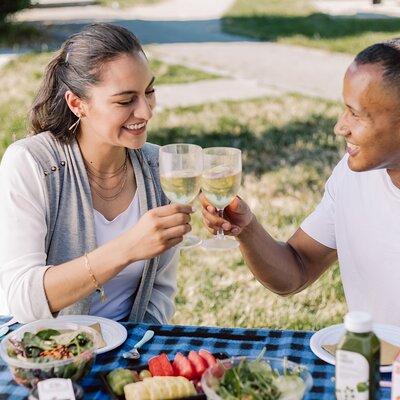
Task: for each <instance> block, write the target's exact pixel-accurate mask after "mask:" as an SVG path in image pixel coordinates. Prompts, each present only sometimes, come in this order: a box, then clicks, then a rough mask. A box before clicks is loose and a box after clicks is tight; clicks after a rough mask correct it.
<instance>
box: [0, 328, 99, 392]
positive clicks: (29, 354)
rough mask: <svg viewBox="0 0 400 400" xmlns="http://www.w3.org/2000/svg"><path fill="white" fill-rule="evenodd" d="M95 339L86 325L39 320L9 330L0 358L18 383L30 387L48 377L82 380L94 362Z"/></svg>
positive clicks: (2, 345)
mask: <svg viewBox="0 0 400 400" xmlns="http://www.w3.org/2000/svg"><path fill="white" fill-rule="evenodd" d="M99 340H100V339H99V334H98V333H97V332H96V331H95V330H94V329H92V328H90V327H87V326H80V325H77V324H73V323H65V322H61V321H57V320H40V321H35V322H34V323H31V324H27V325H24V326H22V327H21V328H19V329H17V330H16V331H14V332H11V333H9V334H8V335H7V336H6V337H5V338H4V339H3V340H2V342H1V344H0V357H1V358H2V359H3V360H4V361H5V362H6V363H7V364H8V366H9V368H10V371H11V374H12V376H13V378H14V380H15V381H16V382H17V383H18V384H20V385H22V386H25V387H27V388H29V389H33V388H35V387H36V386H37V383H38V382H39V381H41V380H45V379H49V378H69V379H71V380H72V381H77V380H79V379H82V378H83V377H84V376H85V375H86V374H87V373H88V372H89V371H90V370H91V368H92V366H93V364H94V361H95V356H96V354H95V350H96V348H97V346H98V343H99Z"/></svg>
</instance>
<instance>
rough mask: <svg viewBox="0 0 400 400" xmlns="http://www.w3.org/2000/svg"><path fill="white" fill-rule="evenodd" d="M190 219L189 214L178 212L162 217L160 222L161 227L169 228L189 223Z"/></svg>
mask: <svg viewBox="0 0 400 400" xmlns="http://www.w3.org/2000/svg"><path fill="white" fill-rule="evenodd" d="M190 220H191V217H190V215H189V214H184V213H178V214H173V215H168V216H166V217H162V218H160V220H159V224H160V227H161V228H164V229H168V228H172V227H174V226H178V225H185V224H188V223H189V222H190Z"/></svg>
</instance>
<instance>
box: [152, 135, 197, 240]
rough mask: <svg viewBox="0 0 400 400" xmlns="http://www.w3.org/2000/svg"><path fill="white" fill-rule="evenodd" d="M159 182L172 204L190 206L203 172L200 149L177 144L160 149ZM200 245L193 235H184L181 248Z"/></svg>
mask: <svg viewBox="0 0 400 400" xmlns="http://www.w3.org/2000/svg"><path fill="white" fill-rule="evenodd" d="M159 162H160V181H161V186H162V188H163V191H164V193H165V195H166V196H167V197H168V198H169V199H170V200H171V201H172V202H173V203H179V204H191V203H192V202H193V201H194V200H195V198H196V197H197V195H198V194H199V191H200V181H201V173H202V170H203V154H202V148H201V147H200V146H197V145H195V144H186V143H177V144H169V145H166V146H163V147H161V148H160V156H159ZM199 244H201V239H200V238H198V237H197V236H194V235H185V237H184V241H183V243H182V245H181V247H182V248H190V247H194V246H198V245H199Z"/></svg>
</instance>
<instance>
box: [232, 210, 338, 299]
mask: <svg viewBox="0 0 400 400" xmlns="http://www.w3.org/2000/svg"><path fill="white" fill-rule="evenodd" d="M237 238H238V240H239V243H240V250H241V252H242V254H243V257H244V259H245V262H246V264H247V266H248V267H249V269H250V270H251V272H252V273H253V274H254V276H255V277H256V278H257V279H258V280H259V281H260V282H261V283H262V284H263V285H264V286H265V287H267V288H268V289H270V290H272V291H273V292H275V293H278V294H280V295H289V294H293V293H297V292H299V291H301V290H302V289H304V288H306V287H307V286H309V285H310V284H311V283H313V282H314V281H315V280H317V279H318V278H319V277H320V276H321V275H322V274H323V273H324V272H325V271H326V269H327V268H328V267H329V266H330V265H332V264H333V263H334V262H335V261H336V260H337V253H336V250H335V249H331V248H329V247H326V246H324V245H323V244H321V243H319V242H317V241H316V240H314V239H313V238H311V237H310V236H308V235H307V234H306V233H305V232H304V231H303V230H301V229H300V228H299V229H298V230H297V231H296V232H295V233H294V235H293V236H292V237H291V238H290V239H289V240H288V241H287V242H286V243H284V242H278V241H276V240H274V239H273V238H272V237H271V236H270V235H269V234H268V233H267V232H266V231H265V229H264V228H263V227H262V226H261V225H260V224H259V223H258V221H257V220H256V218H255V217H253V219H252V221H251V222H250V224H249V225H247V226H246V227H245V228H244V229H243V230H242V231H241V233H240V234H239V235H238V236H237Z"/></svg>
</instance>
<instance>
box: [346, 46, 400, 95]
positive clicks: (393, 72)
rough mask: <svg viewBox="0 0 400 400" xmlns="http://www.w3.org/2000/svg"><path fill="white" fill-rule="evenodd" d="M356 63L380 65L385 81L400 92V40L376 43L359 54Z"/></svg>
mask: <svg viewBox="0 0 400 400" xmlns="http://www.w3.org/2000/svg"><path fill="white" fill-rule="evenodd" d="M354 61H355V62H356V63H357V64H359V65H362V64H380V65H381V66H382V68H383V79H384V81H386V83H387V84H389V85H390V86H391V87H394V88H395V89H397V90H399V91H400V38H395V39H391V40H388V41H386V42H381V43H376V44H373V45H372V46H369V47H367V48H366V49H364V50H362V51H361V52H360V53H358V54H357V56H356V58H355V59H354Z"/></svg>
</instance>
